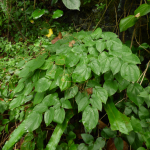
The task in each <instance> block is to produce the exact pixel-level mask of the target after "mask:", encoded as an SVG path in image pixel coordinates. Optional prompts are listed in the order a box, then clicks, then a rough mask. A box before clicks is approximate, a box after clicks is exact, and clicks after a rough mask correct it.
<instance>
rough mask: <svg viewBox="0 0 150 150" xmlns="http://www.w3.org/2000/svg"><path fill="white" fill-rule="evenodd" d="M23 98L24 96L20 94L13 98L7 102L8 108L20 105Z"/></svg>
mask: <svg viewBox="0 0 150 150" xmlns="http://www.w3.org/2000/svg"><path fill="white" fill-rule="evenodd" d="M23 98H24V96H22V95H20V96H18V97H16V98H14V99H13V100H12V101H11V102H10V104H9V109H14V108H16V107H18V106H20V105H21V104H22V102H23Z"/></svg>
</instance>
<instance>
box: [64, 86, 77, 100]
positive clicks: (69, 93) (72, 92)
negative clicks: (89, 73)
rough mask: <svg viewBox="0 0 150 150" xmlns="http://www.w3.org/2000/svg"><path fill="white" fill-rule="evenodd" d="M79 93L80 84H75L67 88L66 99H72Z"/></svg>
mask: <svg viewBox="0 0 150 150" xmlns="http://www.w3.org/2000/svg"><path fill="white" fill-rule="evenodd" d="M77 93H78V86H76V85H74V86H73V87H70V88H69V89H67V90H65V99H70V98H73V97H75V96H76V94H77Z"/></svg>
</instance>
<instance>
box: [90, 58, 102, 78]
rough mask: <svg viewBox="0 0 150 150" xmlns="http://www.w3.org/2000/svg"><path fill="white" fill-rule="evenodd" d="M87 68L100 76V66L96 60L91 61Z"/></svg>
mask: <svg viewBox="0 0 150 150" xmlns="http://www.w3.org/2000/svg"><path fill="white" fill-rule="evenodd" d="M88 66H89V67H90V68H91V70H92V71H93V72H94V73H95V74H97V75H100V72H101V65H100V62H99V61H98V60H97V59H94V60H92V61H91V63H90V64H89V65H88Z"/></svg>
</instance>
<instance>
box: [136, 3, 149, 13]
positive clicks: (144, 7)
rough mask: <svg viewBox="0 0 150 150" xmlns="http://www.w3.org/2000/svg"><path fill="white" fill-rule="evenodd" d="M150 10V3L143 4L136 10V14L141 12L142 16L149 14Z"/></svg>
mask: <svg viewBox="0 0 150 150" xmlns="http://www.w3.org/2000/svg"><path fill="white" fill-rule="evenodd" d="M149 12H150V5H148V4H142V5H140V6H139V7H138V8H137V9H136V10H135V11H134V15H137V14H138V13H140V16H144V15H146V14H148V13H149Z"/></svg>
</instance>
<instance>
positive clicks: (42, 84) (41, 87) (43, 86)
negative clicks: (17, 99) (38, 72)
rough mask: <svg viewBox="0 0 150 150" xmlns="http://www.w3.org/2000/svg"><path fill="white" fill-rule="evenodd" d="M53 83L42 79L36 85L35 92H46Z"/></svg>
mask: <svg viewBox="0 0 150 150" xmlns="http://www.w3.org/2000/svg"><path fill="white" fill-rule="evenodd" d="M51 83H52V81H50V80H48V79H46V78H41V79H39V80H38V81H37V82H36V83H35V91H36V92H39V93H40V92H44V91H46V90H48V88H49V87H50V85H51Z"/></svg>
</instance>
